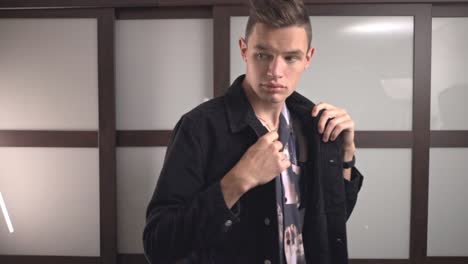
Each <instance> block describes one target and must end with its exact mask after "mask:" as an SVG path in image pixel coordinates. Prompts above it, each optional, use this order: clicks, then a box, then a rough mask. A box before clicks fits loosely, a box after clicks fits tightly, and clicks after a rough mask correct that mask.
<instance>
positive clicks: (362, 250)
mask: <svg viewBox="0 0 468 264" xmlns="http://www.w3.org/2000/svg"><path fill="white" fill-rule="evenodd" d="M356 159H357V163H356V166H357V167H358V168H359V170H360V171H361V172H362V173H363V175H364V177H365V179H364V184H363V186H362V189H361V192H360V193H359V198H358V202H357V204H356V208H355V209H354V212H353V214H352V215H351V218H350V219H349V220H348V239H349V245H348V247H349V255H350V257H351V258H370V259H407V258H409V233H410V211H411V209H410V207H411V150H410V149H358V150H357V154H356Z"/></svg>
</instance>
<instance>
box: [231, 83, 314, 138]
mask: <svg viewBox="0 0 468 264" xmlns="http://www.w3.org/2000/svg"><path fill="white" fill-rule="evenodd" d="M244 78H245V74H243V75H241V76H239V77H237V79H236V80H235V81H234V82H233V83H232V85H231V86H230V87H229V89H228V91H227V92H226V94H225V107H226V112H227V116H228V121H229V126H230V129H231V132H233V133H236V132H239V131H241V130H242V129H244V128H245V127H246V126H251V127H252V128H253V129H254V131H255V133H256V134H257V136H261V135H263V134H265V133H266V132H267V130H266V128H265V127H264V126H263V125H262V124H261V123H260V121H259V120H258V119H257V117H256V116H255V113H254V111H253V108H252V106H251V105H250V102H249V100H248V99H247V96H246V94H245V92H244V89H243V87H242V81H243V80H244ZM286 106H287V107H288V109H289V111H290V112H291V113H293V114H296V115H297V116H298V117H299V119H300V120H301V121H303V122H304V123H306V124H307V123H309V124H314V126H316V120H315V119H317V118H313V117H312V116H311V112H312V108H313V107H314V103H312V102H311V101H310V100H309V99H307V98H305V97H304V96H302V95H301V94H299V93H298V92H293V93H292V94H291V95H290V96H289V97H288V98H287V99H286Z"/></svg>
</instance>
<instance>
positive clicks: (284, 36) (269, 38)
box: [247, 23, 308, 53]
mask: <svg viewBox="0 0 468 264" xmlns="http://www.w3.org/2000/svg"><path fill="white" fill-rule="evenodd" d="M307 41H308V40H307V33H306V31H305V29H304V28H303V27H300V26H289V27H283V28H273V27H270V26H268V25H266V24H263V23H256V24H255V25H254V27H253V30H252V33H251V34H250V36H249V39H248V40H247V44H248V45H249V46H250V47H255V46H257V45H260V46H266V47H273V48H275V49H278V50H301V51H303V52H304V53H305V52H306V51H307Z"/></svg>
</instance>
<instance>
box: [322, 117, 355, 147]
mask: <svg viewBox="0 0 468 264" xmlns="http://www.w3.org/2000/svg"><path fill="white" fill-rule="evenodd" d="M347 121H349V119H348V117H347V116H345V115H342V116H340V117H335V118H333V119H331V120H330V122H328V125H327V127H326V128H325V131H324V132H323V135H322V139H323V141H325V142H327V141H328V140H329V139H330V136H331V135H332V133H335V134H334V135H335V138H336V136H338V135H339V133H341V131H343V127H342V126H343V124H344V123H346V122H347ZM319 131H320V129H319ZM337 131H339V133H338V134H336V132H337ZM335 138H333V139H332V140H335Z"/></svg>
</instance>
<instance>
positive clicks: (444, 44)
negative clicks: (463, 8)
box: [431, 17, 468, 130]
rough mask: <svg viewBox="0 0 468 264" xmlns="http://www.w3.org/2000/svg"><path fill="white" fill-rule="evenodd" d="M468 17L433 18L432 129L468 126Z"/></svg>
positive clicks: (465, 127)
mask: <svg viewBox="0 0 468 264" xmlns="http://www.w3.org/2000/svg"><path fill="white" fill-rule="evenodd" d="M466 47H468V17H456V18H433V19H432V66H431V71H432V73H431V129H434V130H437V129H441V130H467V129H468V105H467V104H466V99H467V98H468V74H466V73H467V68H468V50H467V49H466Z"/></svg>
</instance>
